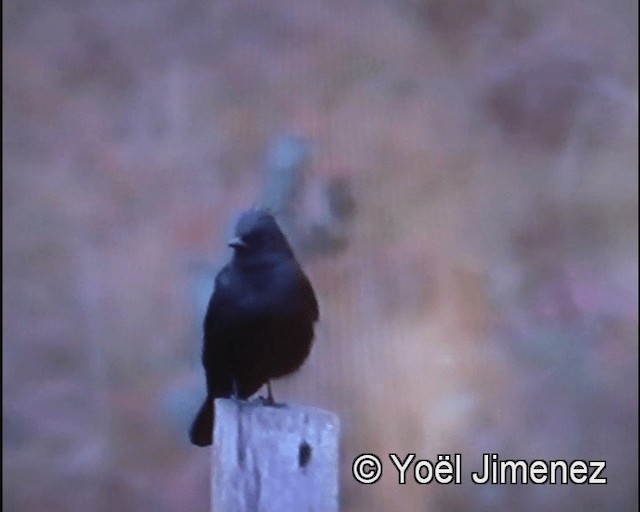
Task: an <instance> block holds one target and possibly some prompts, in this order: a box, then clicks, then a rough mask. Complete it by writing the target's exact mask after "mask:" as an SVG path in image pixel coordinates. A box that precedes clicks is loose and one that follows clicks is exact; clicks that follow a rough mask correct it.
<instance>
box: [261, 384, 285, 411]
mask: <svg viewBox="0 0 640 512" xmlns="http://www.w3.org/2000/svg"><path fill="white" fill-rule="evenodd" d="M258 401H260V402H261V403H262V405H266V406H267V407H285V406H286V404H283V403H281V404H279V403H276V401H275V399H274V398H273V391H272V390H271V382H270V381H267V397H266V398H265V397H263V396H259V397H258Z"/></svg>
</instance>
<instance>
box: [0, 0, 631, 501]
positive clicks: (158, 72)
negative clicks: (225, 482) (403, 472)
mask: <svg viewBox="0 0 640 512" xmlns="http://www.w3.org/2000/svg"><path fill="white" fill-rule="evenodd" d="M637 10H638V5H637V2H632V1H630V0H613V1H610V2H598V1H595V0H587V1H577V0H566V1H564V2H550V1H540V2H525V1H524V0H510V1H506V0H400V1H391V0H376V1H363V0H345V1H323V2H310V1H300V0H273V1H271V2H261V1H259V0H241V1H237V0H235V1H234V0H219V1H215V2H199V1H194V0H174V1H164V2H152V1H150V0H136V1H131V2H124V1H117V2H100V1H97V0H85V1H82V2H70V1H63V0H57V1H53V2H42V1H34V0H27V1H17V0H10V1H5V2H4V3H3V14H4V17H3V29H4V36H3V42H4V50H3V57H4V60H3V71H4V79H3V128H4V140H3V164H4V173H3V196H2V197H3V202H4V206H3V214H4V215H3V228H4V235H3V257H4V265H3V299H4V306H5V307H4V312H3V334H4V340H5V341H4V344H3V371H4V372H3V373H4V377H3V399H4V402H3V448H4V450H3V452H4V453H3V469H4V475H3V498H2V501H3V506H4V507H5V509H6V510H10V511H25V512H31V511H43V510H46V511H50V512H57V511H80V510H87V509H90V510H93V511H95V512H102V511H113V510H117V511H121V512H127V511H137V512H142V511H154V512H158V511H159V512H164V511H184V510H189V511H202V512H205V511H208V510H209V465H210V462H209V456H210V455H209V451H208V450H203V449H198V448H195V447H192V446H190V445H189V444H188V441H187V431H188V426H189V422H190V421H191V418H192V415H193V413H194V412H195V410H196V408H197V406H198V403H199V401H200V400H201V398H202V394H203V392H204V376H203V373H202V371H201V368H200V365H199V360H198V358H199V350H200V343H201V340H200V334H201V331H200V324H201V321H202V315H203V308H204V304H206V300H207V299H208V295H209V293H210V291H211V286H212V279H213V275H214V274H215V272H216V269H217V268H219V266H220V265H221V264H222V263H223V262H224V261H225V259H226V258H227V257H228V256H229V252H228V250H227V249H226V247H225V245H224V242H225V241H226V238H225V237H226V236H227V235H228V233H229V229H230V226H231V225H232V223H233V220H234V218H235V216H236V215H237V213H238V212H239V211H240V210H242V209H244V208H245V207H247V206H250V205H252V204H264V203H269V204H272V205H277V206H278V208H280V210H281V211H282V218H281V220H282V222H283V225H284V226H285V228H286V229H287V232H288V233H289V234H290V236H291V238H292V241H293V243H294V244H295V246H296V248H297V249H298V252H299V254H300V259H301V260H302V262H303V265H304V267H305V269H306V271H307V273H308V274H309V276H310V277H311V280H312V281H313V283H314V285H315V288H316V291H317V294H318V296H319V300H320V307H321V322H320V325H319V327H318V331H317V341H316V344H315V347H314V350H313V352H312V355H311V357H310V359H309V360H308V362H307V364H306V365H305V366H304V367H303V369H302V370H301V371H300V372H299V373H298V374H296V375H295V376H293V377H291V378H288V379H285V380H281V381H277V382H276V383H275V385H274V391H275V393H276V396H277V397H278V398H279V399H282V400H286V401H289V402H298V403H304V404H309V405H316V406H319V407H324V408H327V409H330V410H333V411H335V412H337V413H338V414H339V415H340V417H341V420H342V431H343V437H342V454H341V457H342V466H341V475H342V482H341V510H343V511H353V512H360V511H362V512H371V511H394V510H412V511H413V510H420V511H428V512H457V511H512V510H520V511H527V512H528V511H539V510H548V511H574V510H576V511H577V510H591V511H618V512H625V511H629V512H634V511H637V510H638V484H637V481H638V455H637V450H638V234H637V233H638V222H637V212H638V181H637V180H638V175H637V167H638V143H637V136H638V122H637V116H638V77H637V71H638V67H637V62H638V50H637V43H638V37H637V36H638V22H637V19H638V13H637ZM363 452H373V453H377V454H379V455H380V456H381V457H382V458H383V459H386V460H387V461H388V458H387V454H388V453H390V452H395V453H398V454H405V453H408V452H416V453H417V454H418V456H419V457H423V458H435V457H436V454H438V453H455V452H460V453H462V454H463V457H464V460H465V461H470V462H469V464H474V465H475V464H476V463H477V462H479V461H480V460H481V456H482V453H484V452H496V453H499V454H500V455H501V456H502V457H503V458H527V459H533V458H547V459H554V458H569V459H574V458H581V459H604V460H606V461H607V463H608V465H607V469H606V476H607V478H608V484H607V485H606V486H579V485H568V486H558V485H556V486H553V485H537V486H532V485H528V486H490V485H487V486H477V485H472V484H470V483H469V479H468V478H464V475H465V474H466V472H467V470H465V472H463V480H464V481H466V483H465V484H463V485H461V486H443V485H435V484H432V485H428V486H418V485H405V486H399V485H397V483H396V479H395V476H394V473H393V472H392V471H391V470H389V471H386V472H385V474H384V476H383V478H382V480H381V481H380V482H378V483H377V484H376V485H371V486H363V485H359V484H357V483H355V482H354V481H353V479H352V477H351V469H350V468H351V462H352V461H353V459H354V458H355V457H356V456H357V455H359V454H360V453H363ZM469 469H477V468H469Z"/></svg>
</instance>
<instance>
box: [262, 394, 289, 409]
mask: <svg viewBox="0 0 640 512" xmlns="http://www.w3.org/2000/svg"><path fill="white" fill-rule="evenodd" d="M255 402H256V403H259V404H261V405H264V406H266V407H286V406H287V404H285V403H284V402H276V401H275V400H274V399H273V397H271V398H269V397H268V396H267V397H264V396H259V397H258V398H256V399H255Z"/></svg>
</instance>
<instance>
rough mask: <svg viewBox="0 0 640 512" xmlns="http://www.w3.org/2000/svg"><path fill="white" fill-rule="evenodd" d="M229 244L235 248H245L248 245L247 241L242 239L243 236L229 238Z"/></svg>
mask: <svg viewBox="0 0 640 512" xmlns="http://www.w3.org/2000/svg"><path fill="white" fill-rule="evenodd" d="M227 245H228V246H229V247H233V248H234V249H244V248H246V247H247V244H246V242H245V241H244V240H242V238H234V239H232V240H229V242H228V244H227Z"/></svg>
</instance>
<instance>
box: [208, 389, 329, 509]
mask: <svg viewBox="0 0 640 512" xmlns="http://www.w3.org/2000/svg"><path fill="white" fill-rule="evenodd" d="M339 436H340V423H339V420H338V417H337V416H336V415H335V414H333V413H331V412H328V411H324V410H322V409H317V408H313V407H307V406H299V405H283V406H276V407H269V406H264V405H262V404H259V403H249V402H236V401H233V400H230V399H226V398H220V399H217V400H216V401H215V426H214V433H213V449H212V457H213V461H212V479H211V486H212V489H211V502H212V511H213V512H247V511H251V512H254V511H255V512H286V511H303V512H311V511H313V512H337V511H338V446H339Z"/></svg>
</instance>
